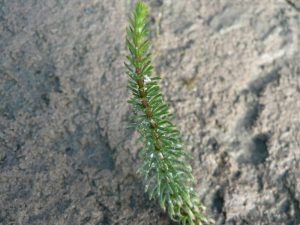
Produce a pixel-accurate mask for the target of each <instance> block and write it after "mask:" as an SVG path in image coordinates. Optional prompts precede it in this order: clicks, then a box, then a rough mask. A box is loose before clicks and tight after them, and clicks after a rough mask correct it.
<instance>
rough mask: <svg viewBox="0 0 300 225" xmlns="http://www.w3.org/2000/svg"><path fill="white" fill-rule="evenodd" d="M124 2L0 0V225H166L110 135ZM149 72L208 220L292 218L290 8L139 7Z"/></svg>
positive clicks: (296, 204)
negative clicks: (144, 10)
mask: <svg viewBox="0 0 300 225" xmlns="http://www.w3.org/2000/svg"><path fill="white" fill-rule="evenodd" d="M134 2H135V1H133V0H118V1H116V0H84V1H83V0H81V1H80V0H47V1H40V0H31V1H27V0H0V224H5V225H6V224H20V225H21V224H37V225H40V224H62V225H63V224H66V225H77V224H97V225H110V224H112V225H117V224H118V225H127V224H128V225H142V224H144V225H148V224H149V225H150V224H152V225H156V224H161V225H167V224H175V223H172V222H171V221H170V220H169V219H168V216H167V214H166V213H164V212H163V211H162V210H161V209H160V207H159V205H158V204H157V202H156V201H149V200H148V195H147V194H146V193H144V190H143V189H144V188H143V180H142V179H138V178H137V176H136V174H135V171H136V169H137V166H138V164H139V159H138V157H137V151H138V149H139V146H135V145H134V141H135V138H136V137H137V136H138V135H137V131H135V130H133V129H127V130H126V129H124V128H125V126H126V124H128V122H129V117H130V115H133V110H132V109H131V108H130V106H129V105H128V104H127V102H126V100H127V99H128V98H129V97H130V93H129V91H128V90H126V88H125V83H126V79H127V77H126V76H125V74H124V66H123V61H124V59H125V54H127V50H126V48H125V27H126V26H127V24H128V23H127V17H128V16H129V14H130V13H129V12H130V10H131V9H132V8H133V4H134ZM147 2H148V3H149V4H150V16H149V19H150V24H149V28H150V29H151V34H150V39H151V42H152V45H151V51H152V52H153V53H154V55H153V63H154V65H155V70H154V75H159V76H161V77H162V78H163V80H162V82H161V85H162V92H163V94H164V95H165V100H166V101H167V103H168V104H169V105H170V106H171V108H172V111H174V112H175V114H176V116H175V117H174V122H175V123H176V124H178V126H179V128H180V129H181V130H182V131H183V134H184V135H183V138H184V140H185V145H186V151H188V152H189V153H191V154H192V155H193V156H194V160H192V161H190V162H191V164H192V167H193V174H194V175H195V177H196V179H197V181H198V184H197V185H195V189H196V190H197V191H198V192H199V194H200V196H201V199H202V200H203V202H204V203H205V205H206V206H207V214H208V215H211V216H212V217H213V218H215V220H216V221H217V222H216V224H300V169H299V158H300V151H299V150H300V115H299V112H300V64H299V60H300V53H299V52H300V51H299V50H300V48H299V46H300V2H299V1H298V0H227V1H225V0H185V1H175V0H173V1H171V0H164V1H163V0H151V1H150V0H149V1H147Z"/></svg>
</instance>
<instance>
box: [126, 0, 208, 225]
mask: <svg viewBox="0 0 300 225" xmlns="http://www.w3.org/2000/svg"><path fill="white" fill-rule="evenodd" d="M147 14H148V9H147V5H146V4H145V3H144V2H142V1H139V2H138V3H136V5H135V10H134V11H133V18H129V23H130V26H129V27H128V28H127V29H126V32H127V35H128V37H129V39H126V45H127V47H128V49H129V51H130V55H128V56H126V58H127V59H128V60H129V64H128V63H126V62H125V66H126V68H127V71H126V74H127V75H128V76H129V77H130V79H129V80H128V84H127V88H128V89H129V90H131V91H132V94H133V97H132V98H131V99H130V100H129V101H128V102H129V103H130V104H131V105H132V106H133V108H134V111H135V115H134V116H132V117H131V119H134V120H135V122H134V123H131V124H130V125H128V127H136V128H138V130H139V132H140V134H141V136H140V137H139V138H138V139H137V143H138V142H140V141H142V142H143V148H142V149H141V150H140V152H139V157H140V158H141V165H140V166H139V169H138V171H137V173H138V175H140V176H145V179H146V185H145V191H148V190H149V196H150V199H152V198H153V197H157V198H158V199H159V203H160V205H161V207H162V208H163V209H164V210H166V208H167V210H168V213H169V215H170V217H171V219H173V220H177V221H179V222H180V224H197V225H198V224H203V223H210V222H213V220H212V219H209V218H207V217H206V216H204V215H203V214H202V213H203V211H204V209H205V207H204V206H203V205H202V204H201V202H200V200H199V197H198V195H197V193H196V192H195V191H194V190H193V189H192V188H191V187H190V184H191V183H192V182H194V178H193V175H192V173H191V171H192V169H191V166H190V165H189V164H188V163H186V162H184V161H181V160H180V159H179V158H180V157H182V156H184V157H190V158H191V156H190V155H189V154H187V153H186V152H184V151H183V147H182V140H181V139H180V138H179V136H180V131H179V130H178V129H177V128H176V127H175V125H174V124H173V123H172V122H171V121H170V120H169V118H170V116H172V114H170V113H169V107H168V105H166V104H165V103H164V100H163V98H162V94H160V93H159V89H160V88H159V86H158V84H157V81H158V80H159V79H160V78H159V77H152V78H151V79H150V78H149V76H150V74H151V71H152V69H153V66H152V65H151V61H150V57H151V54H150V53H148V54H146V51H147V48H148V46H149V44H150V42H149V40H148V39H146V40H144V37H145V36H146V35H147V34H148V33H149V31H148V29H147V28H146V27H145V25H146V24H147V22H148V21H147V19H146V16H147Z"/></svg>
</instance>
